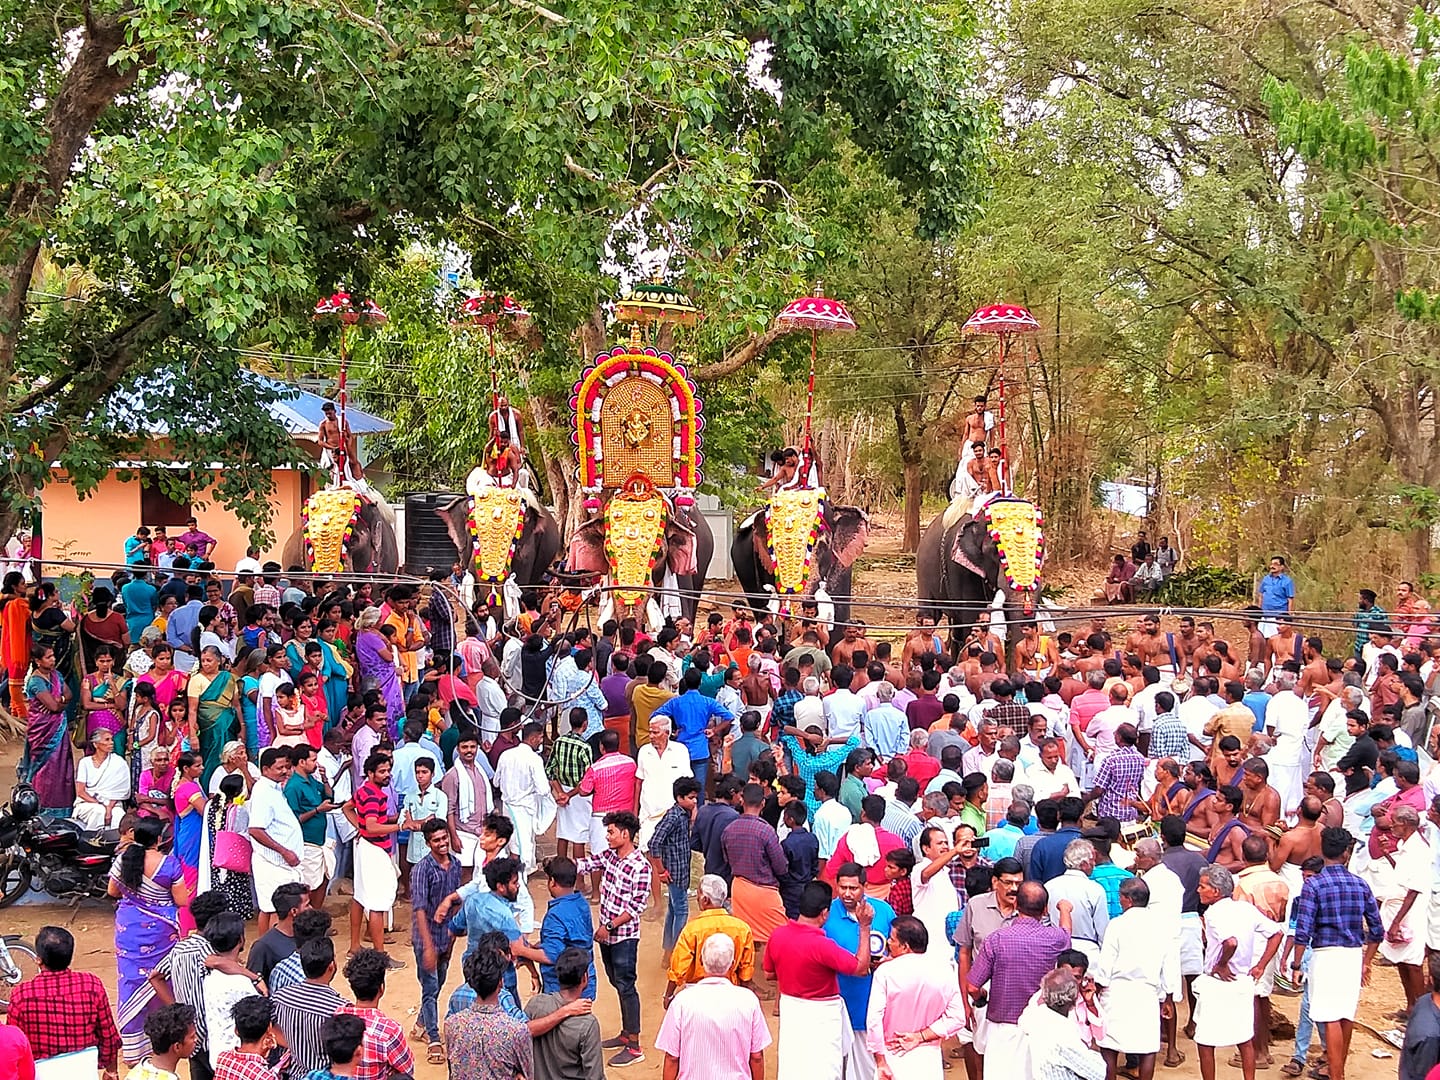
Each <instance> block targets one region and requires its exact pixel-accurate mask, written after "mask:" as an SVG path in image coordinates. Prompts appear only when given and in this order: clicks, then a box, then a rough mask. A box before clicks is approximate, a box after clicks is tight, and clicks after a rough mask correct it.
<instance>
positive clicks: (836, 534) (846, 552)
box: [827, 506, 870, 567]
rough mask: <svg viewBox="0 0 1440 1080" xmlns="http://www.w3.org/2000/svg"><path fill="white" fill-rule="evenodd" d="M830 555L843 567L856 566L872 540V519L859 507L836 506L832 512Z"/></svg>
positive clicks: (830, 514)
mask: <svg viewBox="0 0 1440 1080" xmlns="http://www.w3.org/2000/svg"><path fill="white" fill-rule="evenodd" d="M827 524H828V525H829V529H830V554H831V556H832V557H833V558H834V560H835V562H836V563H837V564H838V565H840V566H841V567H849V566H851V565H853V564H854V562H855V560H856V559H858V558H859V557H860V555H861V553H862V552H864V550H865V545H866V543H868V542H869V540H870V517H869V515H867V514H866V513H865V511H864V510H861V509H860V508H859V507H857V506H836V507H833V508H832V509H831V510H830V513H829V515H828V522H827Z"/></svg>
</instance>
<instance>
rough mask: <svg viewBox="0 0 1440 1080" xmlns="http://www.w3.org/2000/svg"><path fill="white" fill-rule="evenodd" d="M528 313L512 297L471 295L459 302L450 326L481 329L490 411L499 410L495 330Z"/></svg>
mask: <svg viewBox="0 0 1440 1080" xmlns="http://www.w3.org/2000/svg"><path fill="white" fill-rule="evenodd" d="M529 317H530V313H529V312H528V311H526V310H525V309H524V308H523V307H521V306H520V305H519V304H518V303H516V302H515V298H514V297H512V296H502V295H500V294H499V293H493V292H478V293H471V294H470V295H469V296H467V297H466V298H465V299H464V300H462V301H461V302H460V310H459V312H458V313H457V314H456V317H455V318H454V319H451V320H450V325H451V326H452V327H454V328H455V329H456V330H484V331H485V336H486V338H487V340H488V343H489V355H490V409H491V411H492V413H494V412H498V411H499V409H500V372H499V370H498V369H497V368H496V366H495V329H496V327H498V326H499V325H500V324H501V322H505V323H508V324H511V325H519V324H520V323H522V322H524V321H525V320H526V319H528V318H529Z"/></svg>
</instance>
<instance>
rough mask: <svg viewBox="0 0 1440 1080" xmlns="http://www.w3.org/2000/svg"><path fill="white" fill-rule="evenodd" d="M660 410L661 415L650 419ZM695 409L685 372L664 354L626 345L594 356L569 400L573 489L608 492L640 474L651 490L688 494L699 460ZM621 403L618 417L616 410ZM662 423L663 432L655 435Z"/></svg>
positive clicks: (695, 479) (699, 423)
mask: <svg viewBox="0 0 1440 1080" xmlns="http://www.w3.org/2000/svg"><path fill="white" fill-rule="evenodd" d="M662 405H663V406H664V407H665V408H666V409H667V410H668V416H664V415H660V416H657V415H655V413H657V412H660V407H661V406H662ZM701 405H702V402H701V401H700V399H699V398H698V397H696V394H695V385H694V383H692V382H691V381H690V377H689V375H688V374H687V373H686V371H685V368H684V367H683V366H682V365H680V364H679V363H677V362H676V361H675V358H674V357H672V356H671V355H670V354H669V353H664V352H661V351H659V350H658V349H655V348H653V347H651V346H644V347H640V346H637V345H636V344H634V343H631V344H628V345H619V346H616V347H615V348H614V349H612V350H610V351H609V352H608V353H601V354H600V355H599V356H598V357H597V358H596V361H595V363H594V364H592V365H591V366H590V367H589V368H587V369H586V370H585V372H584V374H582V375H581V376H580V380H579V381H578V382H577V383H576V384H575V387H574V391H573V393H572V396H571V399H570V407H571V408H572V409H573V410H574V411H575V428H574V430H573V431H572V432H571V435H570V441H571V443H572V445H573V446H574V447H575V451H576V457H577V459H578V461H579V479H580V486H581V488H582V489H584V490H586V491H598V490H600V489H603V488H609V489H612V490H613V489H616V488H620V487H623V486H624V485H625V483H626V481H627V480H629V478H630V477H632V476H633V475H635V474H636V473H640V474H641V475H644V476H645V477H646V478H647V479H648V480H649V481H650V482H651V483H653V484H654V485H655V486H656V487H659V488H671V489H678V490H684V491H693V490H694V489H695V488H696V487H698V486H699V484H700V464H701V462H702V461H703V460H704V455H703V454H701V452H700V445H701V429H702V428H703V427H704V418H703V417H702V416H701V415H700V409H701ZM627 406H629V408H628V409H627V411H626V413H625V415H624V416H623V417H620V416H619V415H618V412H617V410H619V409H625V408H626V407H627ZM607 420H608V421H609V422H607ZM667 424H668V431H665V430H657V428H661V429H663V428H664V427H665V426H666V425H667ZM666 435H668V439H667V438H666V437H665V436H666Z"/></svg>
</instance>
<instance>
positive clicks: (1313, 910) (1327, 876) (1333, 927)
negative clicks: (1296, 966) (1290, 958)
mask: <svg viewBox="0 0 1440 1080" xmlns="http://www.w3.org/2000/svg"><path fill="white" fill-rule="evenodd" d="M1384 936H1385V928H1384V927H1383V926H1382V925H1381V923H1380V908H1379V906H1378V905H1377V904H1376V903H1375V894H1374V893H1372V892H1371V891H1370V886H1369V885H1367V884H1365V882H1364V881H1363V880H1362V879H1360V878H1358V877H1356V876H1355V875H1354V874H1352V873H1350V871H1349V870H1346V869H1345V868H1344V867H1343V866H1338V865H1335V864H1326V866H1325V868H1324V869H1323V870H1321V871H1320V872H1319V873H1318V874H1316V875H1315V876H1314V877H1312V878H1310V879H1309V880H1308V881H1306V882H1305V885H1304V887H1302V888H1301V890H1300V896H1299V898H1298V899H1296V901H1295V944H1297V945H1305V946H1307V947H1309V948H1311V949H1333V948H1342V949H1358V948H1360V947H1361V946H1362V945H1365V944H1366V943H1370V944H1378V943H1379V942H1380V941H1381V940H1382V939H1383V938H1384Z"/></svg>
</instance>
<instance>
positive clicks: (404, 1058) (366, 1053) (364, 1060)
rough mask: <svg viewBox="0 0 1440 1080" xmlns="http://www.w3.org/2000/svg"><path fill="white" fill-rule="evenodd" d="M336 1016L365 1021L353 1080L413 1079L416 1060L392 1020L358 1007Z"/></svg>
mask: <svg viewBox="0 0 1440 1080" xmlns="http://www.w3.org/2000/svg"><path fill="white" fill-rule="evenodd" d="M336 1012H337V1014H338V1013H349V1014H350V1015H351V1016H358V1017H360V1019H361V1020H364V1021H365V1038H364V1039H363V1040H362V1041H361V1043H360V1056H359V1058H358V1059H357V1060H356V1061H355V1080H389V1078H390V1077H392V1076H394V1075H396V1074H397V1073H404V1074H405V1075H407V1076H414V1075H415V1057H414V1055H412V1054H411V1053H410V1047H409V1046H408V1045H407V1044H406V1042H405V1032H404V1030H403V1029H402V1028H401V1027H400V1025H399V1024H397V1023H396V1022H395V1021H394V1020H391V1019H390V1017H388V1016H386V1015H385V1014H384V1013H383V1012H381V1011H380V1010H379V1009H371V1008H362V1007H361V1006H359V1005H344V1006H341V1007H340V1008H339V1009H338V1010H336ZM216 1080H220V1078H219V1077H216Z"/></svg>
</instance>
